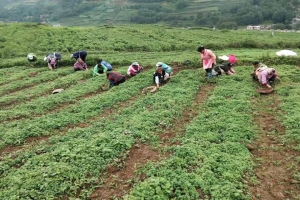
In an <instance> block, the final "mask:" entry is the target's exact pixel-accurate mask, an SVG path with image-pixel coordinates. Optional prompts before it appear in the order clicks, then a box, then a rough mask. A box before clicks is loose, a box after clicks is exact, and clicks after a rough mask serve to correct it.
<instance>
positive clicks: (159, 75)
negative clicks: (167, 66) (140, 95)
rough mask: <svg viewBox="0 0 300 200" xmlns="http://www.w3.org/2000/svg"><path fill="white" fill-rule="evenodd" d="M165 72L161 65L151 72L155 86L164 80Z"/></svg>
mask: <svg viewBox="0 0 300 200" xmlns="http://www.w3.org/2000/svg"><path fill="white" fill-rule="evenodd" d="M165 75H166V72H165V70H163V68H162V67H157V68H156V70H155V72H154V74H153V82H154V83H155V84H156V87H159V85H160V84H162V83H163V82H164V80H165Z"/></svg>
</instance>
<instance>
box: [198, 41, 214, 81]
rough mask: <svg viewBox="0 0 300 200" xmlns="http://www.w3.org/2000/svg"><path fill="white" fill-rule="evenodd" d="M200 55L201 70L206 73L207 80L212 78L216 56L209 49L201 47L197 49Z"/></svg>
mask: <svg viewBox="0 0 300 200" xmlns="http://www.w3.org/2000/svg"><path fill="white" fill-rule="evenodd" d="M198 52H199V53H200V58H201V62H203V65H202V67H203V69H205V71H206V73H207V78H211V77H212V68H213V66H214V65H216V64H217V63H216V55H215V54H214V53H213V52H212V51H211V50H209V49H205V48H204V47H203V46H200V47H198Z"/></svg>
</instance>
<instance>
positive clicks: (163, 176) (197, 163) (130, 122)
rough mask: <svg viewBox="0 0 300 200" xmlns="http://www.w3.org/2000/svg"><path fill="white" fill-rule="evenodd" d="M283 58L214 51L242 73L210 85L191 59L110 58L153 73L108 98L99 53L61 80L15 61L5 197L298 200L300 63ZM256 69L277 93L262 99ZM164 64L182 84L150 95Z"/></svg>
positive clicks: (9, 86)
mask: <svg viewBox="0 0 300 200" xmlns="http://www.w3.org/2000/svg"><path fill="white" fill-rule="evenodd" d="M227 34H228V33H227ZM275 51H276V49H274V50H272V49H265V50H261V49H226V50H219V51H215V53H216V54H217V55H224V54H225V55H228V54H230V53H234V54H235V55H236V56H237V58H238V63H237V65H236V66H235V70H236V72H237V74H236V75H234V76H221V77H219V78H212V79H210V80H207V79H206V78H205V76H204V71H203V70H202V69H201V68H199V60H198V59H199V58H198V57H199V55H198V54H197V53H195V52H192V51H166V52H126V51H120V52H103V53H101V57H102V58H105V59H106V60H108V61H110V62H112V63H114V70H115V71H118V72H120V73H123V74H125V73H126V71H127V68H128V64H130V63H131V62H134V61H138V62H140V63H141V64H142V65H143V66H144V67H145V69H144V71H143V72H142V73H141V74H139V75H138V76H136V77H133V78H128V79H127V80H126V82H125V83H123V84H121V85H119V86H115V87H113V88H111V89H110V90H108V91H103V90H101V88H100V86H101V85H102V84H104V83H107V80H106V78H105V76H97V77H93V76H92V70H91V69H92V64H93V63H95V62H96V61H95V60H96V58H97V57H98V54H97V51H96V50H94V51H93V52H92V53H91V54H89V55H88V57H87V62H88V63H89V67H90V70H89V71H82V72H81V71H79V72H75V73H74V72H73V69H72V67H71V66H72V64H70V63H71V60H70V61H69V60H67V59H66V60H65V61H63V62H61V64H60V67H59V68H58V69H56V70H54V71H50V70H48V68H47V67H46V64H45V63H43V62H39V63H38V65H33V66H30V64H28V63H27V64H26V60H25V61H23V60H24V59H26V57H25V58H22V57H16V58H10V59H7V60H6V61H5V62H3V63H1V69H0V74H1V79H0V84H1V89H0V93H1V98H0V108H1V111H0V119H1V122H2V123H1V125H0V131H1V134H0V156H1V158H0V199H132V200H133V199H268V200H269V199H274V200H275V199H299V198H300V192H299V191H300V189H299V186H300V172H299V170H300V168H299V166H300V165H299V164H300V156H299V155H300V154H299V152H300V145H299V142H300V136H299V131H300V130H299V123H298V122H299V111H300V101H299V96H300V85H299V84H300V78H299V77H300V76H299V75H300V68H299V65H300V63H299V59H298V58H278V57H275V56H274V52H275ZM296 51H297V52H299V51H298V50H297V49H296ZM22 59H23V60H22ZM186 60H190V61H191V62H190V64H189V63H187V62H185V61H186ZM254 60H260V61H263V62H265V63H266V64H267V65H269V66H272V67H275V68H276V70H277V71H278V74H279V76H280V78H281V81H280V82H276V84H275V91H274V92H273V93H272V94H270V95H260V94H258V93H257V92H256V89H257V88H259V86H258V84H257V83H256V82H253V81H252V79H251V78H250V73H251V72H252V71H253V67H252V66H251V62H252V61H254ZM157 61H164V62H166V63H168V64H170V65H171V66H172V67H173V70H174V75H173V76H172V78H171V80H170V81H168V82H167V83H166V84H164V85H163V86H161V87H160V88H159V90H158V91H157V92H156V93H146V94H145V93H143V92H142V91H143V89H144V88H145V87H148V86H151V85H153V82H152V74H153V71H154V69H155V67H154V66H155V63H156V62H157ZM218 62H220V61H218ZM5 63H9V65H5ZM22 63H24V64H22ZM57 88H63V89H64V91H63V92H61V93H59V94H55V95H52V91H53V90H54V89H57Z"/></svg>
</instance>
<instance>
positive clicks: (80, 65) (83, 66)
mask: <svg viewBox="0 0 300 200" xmlns="http://www.w3.org/2000/svg"><path fill="white" fill-rule="evenodd" d="M86 69H87V65H86V64H85V63H80V62H78V61H77V62H76V63H75V64H74V70H75V71H78V70H86Z"/></svg>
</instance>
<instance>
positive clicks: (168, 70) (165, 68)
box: [156, 62, 172, 80]
mask: <svg viewBox="0 0 300 200" xmlns="http://www.w3.org/2000/svg"><path fill="white" fill-rule="evenodd" d="M159 67H161V68H162V70H163V71H164V73H165V74H164V80H167V79H170V78H171V74H172V67H170V66H169V65H167V64H165V63H163V62H158V63H156V69H157V68H159Z"/></svg>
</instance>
